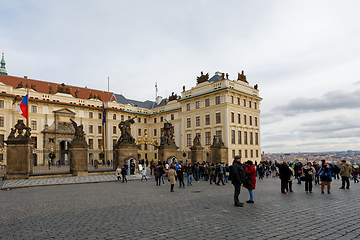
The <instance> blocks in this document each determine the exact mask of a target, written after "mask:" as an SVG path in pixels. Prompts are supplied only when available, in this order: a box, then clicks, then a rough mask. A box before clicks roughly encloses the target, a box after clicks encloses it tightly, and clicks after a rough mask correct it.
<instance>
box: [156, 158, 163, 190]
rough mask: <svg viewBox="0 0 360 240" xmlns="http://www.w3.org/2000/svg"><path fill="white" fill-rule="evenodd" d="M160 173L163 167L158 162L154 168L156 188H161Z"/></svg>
mask: <svg viewBox="0 0 360 240" xmlns="http://www.w3.org/2000/svg"><path fill="white" fill-rule="evenodd" d="M162 172H163V167H162V165H161V162H160V161H159V163H158V164H157V166H156V173H154V174H156V175H155V176H156V186H161V176H162Z"/></svg>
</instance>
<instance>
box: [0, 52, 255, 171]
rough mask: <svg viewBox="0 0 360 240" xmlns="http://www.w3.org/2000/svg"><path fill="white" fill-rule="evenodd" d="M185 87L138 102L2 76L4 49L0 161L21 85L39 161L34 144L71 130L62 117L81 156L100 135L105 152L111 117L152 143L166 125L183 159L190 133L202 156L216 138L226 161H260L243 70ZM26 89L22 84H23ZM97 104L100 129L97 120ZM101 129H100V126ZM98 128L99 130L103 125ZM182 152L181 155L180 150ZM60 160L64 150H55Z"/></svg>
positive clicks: (114, 137)
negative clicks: (77, 139)
mask: <svg viewBox="0 0 360 240" xmlns="http://www.w3.org/2000/svg"><path fill="white" fill-rule="evenodd" d="M194 81H197V84H196V86H195V87H192V88H191V89H186V88H185V86H184V87H183V89H182V92H181V94H180V95H179V96H178V95H177V94H174V93H172V95H171V96H169V97H168V98H164V99H163V98H162V97H160V96H158V97H157V98H156V99H155V101H150V100H146V101H140V100H132V99H128V98H126V96H123V95H122V94H117V93H113V92H106V91H105V92H103V91H99V90H95V89H89V88H81V87H76V86H71V85H67V84H64V83H63V84H56V83H52V82H46V81H39V80H34V79H28V78H27V77H24V78H21V77H15V76H10V75H8V73H7V71H6V69H5V60H4V55H3V56H2V60H1V69H0V142H1V145H0V161H1V164H5V165H6V147H5V145H4V140H6V139H7V137H8V135H9V134H10V131H11V128H12V127H13V126H14V125H15V123H16V122H17V120H18V119H23V120H24V122H25V119H24V118H23V117H22V116H21V115H20V114H19V113H18V112H17V111H16V110H15V108H16V106H17V105H18V104H19V103H20V101H21V99H22V98H23V97H24V96H25V95H26V94H27V91H29V127H31V137H32V139H33V140H34V164H35V165H36V164H38V165H41V164H43V163H44V162H45V161H46V155H45V154H43V155H41V154H39V153H41V152H42V151H45V150H49V149H54V150H59V151H61V150H63V151H64V152H65V153H64V154H66V151H65V150H67V144H68V143H69V141H71V139H72V136H73V134H74V130H73V129H72V127H71V122H70V121H69V119H70V118H71V119H73V120H75V121H76V122H77V123H78V124H80V123H82V124H83V126H84V131H85V134H86V140H87V142H88V144H89V156H88V160H89V163H90V162H91V161H93V160H94V159H97V158H99V153H100V152H101V151H103V149H102V146H103V143H102V141H103V139H104V140H105V143H104V146H105V149H104V150H105V152H106V159H112V157H113V154H112V151H113V146H114V145H115V144H116V142H117V141H118V139H119V137H120V130H119V128H118V124H119V123H120V122H121V121H122V120H126V119H130V118H134V117H136V119H135V123H134V124H133V125H132V126H131V133H132V136H133V137H134V138H135V140H136V139H140V138H144V137H147V138H151V139H153V140H156V141H157V142H158V143H160V137H161V131H162V128H163V126H164V123H165V121H167V120H168V121H170V122H171V123H172V124H173V126H174V135H175V143H176V145H177V146H178V147H179V149H178V153H179V154H178V159H180V160H183V161H185V160H189V159H190V158H189V155H190V154H189V151H190V147H191V146H192V145H193V140H194V138H195V136H196V135H198V136H199V138H200V142H201V145H202V146H203V147H204V160H205V161H206V156H207V157H208V155H209V153H210V146H211V144H212V141H213V138H214V136H215V138H216V139H217V140H220V139H221V140H222V141H223V143H224V146H225V147H226V148H227V154H228V162H229V163H231V162H232V158H233V157H234V156H235V155H241V156H242V157H243V158H244V159H246V160H248V159H249V160H252V161H254V162H255V161H257V162H260V159H261V147H260V146H261V145H260V102H261V100H262V98H261V97H259V90H258V87H257V85H255V86H250V85H249V83H248V81H247V80H246V76H245V75H244V72H242V73H241V74H240V73H239V74H238V77H237V79H236V80H231V79H229V76H228V74H224V73H220V72H216V73H215V75H214V76H212V77H211V78H210V77H209V74H206V75H204V74H203V73H202V72H201V75H200V76H199V77H197V80H196V79H194ZM28 89H29V90H28ZM103 104H104V109H105V119H106V120H105V128H103V127H102V123H103ZM104 129H105V131H104ZM103 131H104V132H103ZM184 153H187V154H184ZM61 158H62V159H61V161H63V162H64V161H65V162H64V163H63V164H66V158H67V157H66V156H61ZM138 158H139V159H148V160H149V161H151V160H156V159H158V152H157V148H156V147H155V146H153V145H150V144H142V145H139V156H138Z"/></svg>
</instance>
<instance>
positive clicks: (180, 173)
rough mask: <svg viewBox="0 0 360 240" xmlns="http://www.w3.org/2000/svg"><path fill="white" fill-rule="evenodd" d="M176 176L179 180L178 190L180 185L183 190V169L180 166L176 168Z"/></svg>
mask: <svg viewBox="0 0 360 240" xmlns="http://www.w3.org/2000/svg"><path fill="white" fill-rule="evenodd" d="M176 175H177V178H178V180H179V188H181V185H182V186H183V188H185V183H184V169H183V168H182V167H181V165H180V164H179V166H178V169H177V170H176Z"/></svg>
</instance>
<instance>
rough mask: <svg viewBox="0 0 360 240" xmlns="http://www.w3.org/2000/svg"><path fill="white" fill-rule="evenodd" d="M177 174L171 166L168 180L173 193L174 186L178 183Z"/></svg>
mask: <svg viewBox="0 0 360 240" xmlns="http://www.w3.org/2000/svg"><path fill="white" fill-rule="evenodd" d="M175 177H176V172H175V170H174V165H172V164H171V166H170V170H169V173H168V179H169V180H170V185H171V190H170V191H171V192H173V191H174V185H175V183H176V179H175Z"/></svg>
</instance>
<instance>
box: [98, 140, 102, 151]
mask: <svg viewBox="0 0 360 240" xmlns="http://www.w3.org/2000/svg"><path fill="white" fill-rule="evenodd" d="M101 147H102V139H98V149H101Z"/></svg>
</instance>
